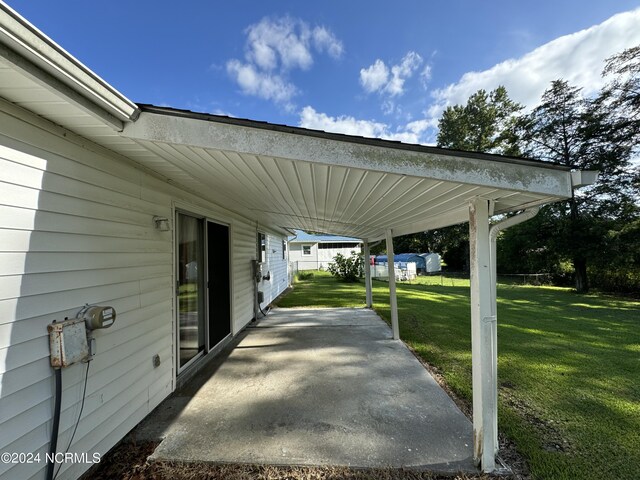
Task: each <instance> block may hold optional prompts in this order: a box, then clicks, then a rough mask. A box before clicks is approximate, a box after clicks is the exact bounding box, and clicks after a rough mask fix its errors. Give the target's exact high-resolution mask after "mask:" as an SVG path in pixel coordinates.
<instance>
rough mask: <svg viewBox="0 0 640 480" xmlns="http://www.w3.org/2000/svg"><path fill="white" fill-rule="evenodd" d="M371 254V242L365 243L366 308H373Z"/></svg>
mask: <svg viewBox="0 0 640 480" xmlns="http://www.w3.org/2000/svg"><path fill="white" fill-rule="evenodd" d="M370 257H371V254H370V253H369V242H366V241H365V242H364V284H365V291H366V306H367V308H371V307H372V306H373V292H372V290H371V261H370Z"/></svg>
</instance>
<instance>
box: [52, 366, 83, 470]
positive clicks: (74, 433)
mask: <svg viewBox="0 0 640 480" xmlns="http://www.w3.org/2000/svg"><path fill="white" fill-rule="evenodd" d="M90 364H91V359H89V360H88V361H87V370H86V372H85V374H84V389H83V390H82V404H81V405H80V413H79V414H78V420H77V421H76V426H75V427H74V428H73V433H72V434H71V438H70V439H69V444H68V445H67V449H66V450H65V451H64V455H65V456H66V454H67V453H68V452H69V448H71V444H72V443H73V437H75V436H76V431H77V430H78V425H80V419H81V418H82V411H83V410H84V401H85V399H86V398H87V383H88V380H89V365H90ZM61 468H62V463H61V464H60V465H58V469H57V470H56V473H55V475H54V476H53V480H55V479H56V477H57V476H58V474H59V473H60V469H61Z"/></svg>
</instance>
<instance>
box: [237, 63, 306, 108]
mask: <svg viewBox="0 0 640 480" xmlns="http://www.w3.org/2000/svg"><path fill="white" fill-rule="evenodd" d="M227 72H228V73H229V75H230V76H231V77H232V78H233V79H234V80H235V81H236V83H237V84H238V85H239V86H240V88H241V89H242V91H243V92H244V93H246V94H248V95H255V96H257V97H260V98H264V99H265V100H273V101H274V102H279V103H280V102H287V101H289V99H291V97H293V96H294V95H295V93H296V87H295V86H294V85H293V84H292V83H290V82H287V81H286V80H284V79H283V78H282V77H280V76H279V75H277V74H271V73H268V72H263V71H260V70H258V69H256V67H255V66H254V65H252V64H250V63H242V62H240V61H238V60H230V61H229V62H227Z"/></svg>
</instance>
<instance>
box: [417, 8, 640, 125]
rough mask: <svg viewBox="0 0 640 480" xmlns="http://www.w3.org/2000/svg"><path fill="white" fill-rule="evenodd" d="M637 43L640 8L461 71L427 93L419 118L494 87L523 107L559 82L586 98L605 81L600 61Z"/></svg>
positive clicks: (434, 114) (436, 114) (432, 116)
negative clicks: (511, 56)
mask: <svg viewBox="0 0 640 480" xmlns="http://www.w3.org/2000/svg"><path fill="white" fill-rule="evenodd" d="M637 44H640V9H636V10H634V11H630V12H625V13H621V14H618V15H615V16H613V17H611V18H609V19H608V20H606V21H604V22H602V23H601V24H599V25H595V26H593V27H590V28H588V29H585V30H581V31H579V32H576V33H573V34H571V35H565V36H562V37H559V38H557V39H555V40H553V41H551V42H549V43H546V44H544V45H542V46H540V47H538V48H536V49H535V50H533V51H531V52H529V53H528V54H526V55H524V56H522V57H520V58H516V59H510V60H506V61H504V62H502V63H499V64H497V65H495V66H493V67H492V68H490V69H488V70H484V71H481V72H468V73H465V74H464V75H463V76H462V77H461V78H460V80H459V81H458V82H457V83H453V84H450V85H448V86H446V87H444V88H441V89H438V90H435V91H433V92H432V97H433V99H434V103H433V104H431V105H430V106H429V107H428V108H427V110H426V111H425V115H426V116H427V117H428V118H430V119H436V118H438V117H440V115H441V113H442V111H443V110H444V109H445V108H446V107H447V106H449V105H454V104H463V103H465V102H466V101H467V99H468V98H469V97H470V96H471V95H472V94H473V93H475V92H476V91H477V90H479V89H481V88H483V89H485V90H493V89H494V88H496V87H498V86H499V85H504V86H505V87H506V89H507V91H508V92H509V96H510V97H511V98H512V99H514V100H515V101H517V102H520V103H522V104H523V105H525V106H526V107H528V108H531V107H534V106H535V105H537V104H538V103H539V101H540V97H541V95H542V93H543V92H544V91H545V90H546V89H547V88H549V84H550V82H551V81H552V80H556V79H559V78H562V79H564V80H567V81H569V83H571V84H572V85H576V86H579V87H582V88H583V89H584V90H583V92H584V93H585V94H587V95H589V94H592V93H594V92H596V91H598V90H599V89H600V88H601V87H602V85H603V83H604V81H605V80H604V79H603V78H602V77H601V75H600V73H601V72H602V67H603V61H604V59H605V58H607V57H609V56H611V55H613V54H615V53H617V52H620V51H622V50H624V49H625V48H628V47H631V46H634V45H637Z"/></svg>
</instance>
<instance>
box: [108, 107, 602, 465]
mask: <svg viewBox="0 0 640 480" xmlns="http://www.w3.org/2000/svg"><path fill="white" fill-rule="evenodd" d="M140 109H141V113H140V116H139V117H138V118H137V119H136V121H135V122H133V123H127V124H125V126H124V130H123V132H122V134H121V135H120V136H119V137H118V138H117V139H116V138H113V139H110V140H109V141H110V148H112V149H114V150H116V151H122V153H123V154H126V155H127V157H129V158H131V159H133V160H135V161H136V162H138V163H139V164H141V165H143V166H145V167H147V168H149V169H151V170H153V171H154V172H156V173H158V174H160V175H162V176H164V177H166V178H168V179H170V180H171V181H174V182H176V183H177V184H180V185H182V186H184V187H186V188H188V189H190V190H191V191H193V192H194V193H197V194H198V195H201V196H202V197H203V198H207V199H209V200H211V201H213V202H216V203H219V204H220V205H223V206H226V207H228V208H231V209H234V210H236V211H238V212H240V213H242V214H243V215H246V216H247V217H248V218H255V219H256V228H257V227H258V225H260V224H272V225H278V226H280V227H284V228H288V229H291V230H293V229H300V230H306V231H312V232H318V233H329V234H338V235H346V236H351V237H357V238H361V239H362V240H363V242H364V253H365V256H366V255H368V253H369V245H370V244H371V243H372V242H376V241H380V240H385V241H386V245H387V252H388V256H389V265H390V269H389V270H390V271H389V278H390V283H389V294H390V306H391V324H392V337H393V339H395V340H398V339H399V328H398V312H397V301H396V288H395V275H394V272H393V254H394V252H393V237H394V236H400V235H406V234H410V233H416V232H420V231H425V230H431V229H436V228H441V227H445V226H449V225H455V224H459V223H463V222H467V221H468V222H469V225H470V230H469V232H470V247H471V248H470V266H471V312H470V313H471V315H470V317H471V330H472V358H473V434H472V435H469V437H468V441H469V442H472V445H473V460H474V462H475V464H476V465H477V466H479V467H480V468H481V469H482V471H484V472H491V471H494V470H495V468H496V453H497V452H498V431H497V426H498V420H497V418H498V413H497V348H498V346H497V333H496V332H497V329H496V322H497V314H496V313H497V312H496V298H495V279H496V273H495V265H496V254H495V239H496V238H497V235H498V233H499V232H500V230H502V229H504V228H507V227H509V226H511V225H513V224H515V223H518V222H521V221H524V220H526V219H528V218H530V217H531V216H533V215H535V213H536V212H537V207H538V206H540V205H543V204H545V203H550V202H555V201H559V200H563V199H566V198H569V197H571V195H572V190H573V188H576V187H579V186H581V185H587V184H590V183H592V182H593V180H594V176H593V175H591V172H580V171H571V170H570V169H569V168H567V167H562V166H558V165H552V164H549V163H545V162H539V161H533V160H526V159H522V158H512V157H503V156H499V155H489V154H481V153H472V152H460V151H452V150H445V149H441V148H434V147H428V146H422V145H407V144H402V143H399V142H391V141H385V140H378V139H368V138H361V137H353V136H347V135H340V134H333V133H326V132H322V131H313V130H307V129H302V128H296V127H288V126H283V125H273V124H268V123H264V122H257V121H252V120H243V119H236V118H229V117H220V116H216V115H208V114H200V113H194V112H190V111H184V110H176V109H170V108H164V107H156V106H150V105H140ZM510 212H521V214H520V215H517V216H514V217H511V218H508V219H503V220H502V221H501V222H500V223H498V224H496V225H493V226H491V222H490V221H491V218H492V217H493V216H494V215H499V214H506V213H510ZM365 277H366V286H367V293H366V305H367V306H369V307H370V306H371V304H372V297H371V275H370V271H369V268H368V262H365ZM407 387H409V386H407Z"/></svg>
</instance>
